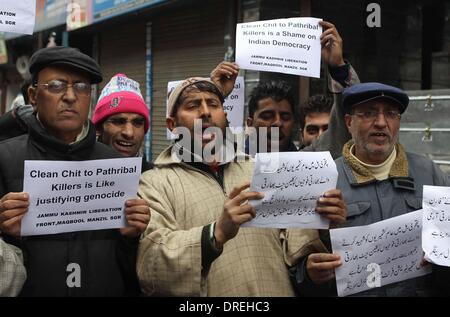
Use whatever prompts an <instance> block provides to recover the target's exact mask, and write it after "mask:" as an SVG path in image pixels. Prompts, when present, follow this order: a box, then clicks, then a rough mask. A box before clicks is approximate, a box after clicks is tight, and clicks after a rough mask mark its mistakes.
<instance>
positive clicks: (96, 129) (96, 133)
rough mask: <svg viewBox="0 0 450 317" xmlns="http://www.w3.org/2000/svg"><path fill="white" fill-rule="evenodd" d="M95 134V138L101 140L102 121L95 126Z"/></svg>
mask: <svg viewBox="0 0 450 317" xmlns="http://www.w3.org/2000/svg"><path fill="white" fill-rule="evenodd" d="M95 135H96V136H97V140H98V141H101V140H102V135H103V123H101V124H99V125H97V126H96V127H95Z"/></svg>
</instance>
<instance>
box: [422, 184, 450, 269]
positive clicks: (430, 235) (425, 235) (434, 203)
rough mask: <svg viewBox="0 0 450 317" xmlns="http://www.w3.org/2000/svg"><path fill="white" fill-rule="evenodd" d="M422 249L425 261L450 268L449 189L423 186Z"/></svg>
mask: <svg viewBox="0 0 450 317" xmlns="http://www.w3.org/2000/svg"><path fill="white" fill-rule="evenodd" d="M422 206H423V220H422V221H423V229H422V248H423V251H424V252H425V258H426V259H427V261H429V262H432V263H435V264H438V265H444V266H450V187H444V186H423V201H422Z"/></svg>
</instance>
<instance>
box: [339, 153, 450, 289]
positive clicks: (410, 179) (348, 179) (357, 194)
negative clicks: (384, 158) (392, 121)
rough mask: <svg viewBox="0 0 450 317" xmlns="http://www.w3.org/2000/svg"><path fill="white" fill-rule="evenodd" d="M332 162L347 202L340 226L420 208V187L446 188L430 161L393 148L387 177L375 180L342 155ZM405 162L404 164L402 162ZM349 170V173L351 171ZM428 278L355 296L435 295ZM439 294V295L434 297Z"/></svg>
mask: <svg viewBox="0 0 450 317" xmlns="http://www.w3.org/2000/svg"><path fill="white" fill-rule="evenodd" d="M346 148H348V144H346V146H345V147H344V156H343V157H340V158H339V159H337V160H336V165H337V170H338V173H339V176H338V182H337V186H336V187H337V188H338V189H340V190H341V191H342V194H343V196H344V199H345V201H346V203H347V212H348V216H347V221H346V223H345V224H344V225H343V226H344V227H353V226H363V225H369V224H372V223H374V222H378V221H381V220H385V219H388V218H392V217H396V216H399V215H402V214H405V213H408V212H411V211H415V210H418V209H421V208H422V192H423V186H424V185H435V186H450V180H449V177H448V175H447V174H445V173H443V172H442V171H441V170H440V169H439V167H437V166H436V165H435V164H434V163H433V162H432V161H431V160H430V159H428V158H426V157H424V156H421V155H417V154H413V153H407V152H404V151H403V149H402V147H401V146H399V145H398V146H397V149H398V153H399V154H398V155H397V159H396V162H394V165H393V167H392V168H391V172H390V175H389V178H388V179H386V180H383V181H378V180H375V179H373V178H371V176H370V175H368V174H365V171H364V170H363V169H362V168H360V169H359V170H358V166H356V168H355V164H354V163H353V169H352V167H351V166H352V162H349V159H348V155H345V154H346V153H345V152H346ZM402 161H406V162H402ZM352 170H353V171H352ZM432 277H433V276H432V275H427V276H424V277H420V278H416V279H410V280H407V281H403V282H398V283H394V284H390V285H386V286H384V287H380V288H376V289H372V290H368V291H365V292H362V293H358V294H356V296H429V295H435V294H436V293H434V291H435V290H436V287H435V285H432ZM437 295H441V294H439V293H438V294H437Z"/></svg>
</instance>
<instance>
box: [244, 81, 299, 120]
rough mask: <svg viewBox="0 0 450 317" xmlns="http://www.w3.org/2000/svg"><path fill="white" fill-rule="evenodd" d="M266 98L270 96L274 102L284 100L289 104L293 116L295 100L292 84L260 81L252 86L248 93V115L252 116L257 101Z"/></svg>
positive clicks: (256, 107) (256, 106)
mask: <svg viewBox="0 0 450 317" xmlns="http://www.w3.org/2000/svg"><path fill="white" fill-rule="evenodd" d="M266 98H272V99H273V100H275V101H276V102H280V101H281V100H286V101H287V102H288V103H289V105H290V106H291V110H292V113H293V114H294V118H295V100H294V94H293V91H292V86H291V85H289V84H288V83H287V82H285V81H270V82H260V83H259V84H258V85H257V86H256V87H255V88H253V90H252V92H251V94H250V100H249V101H248V113H249V117H251V118H253V115H254V114H255V112H256V110H257V109H258V103H259V101H260V100H262V99H266Z"/></svg>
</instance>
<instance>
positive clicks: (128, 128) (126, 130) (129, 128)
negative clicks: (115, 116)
mask: <svg viewBox="0 0 450 317" xmlns="http://www.w3.org/2000/svg"><path fill="white" fill-rule="evenodd" d="M121 133H122V135H123V136H125V137H127V138H132V137H133V135H134V127H133V124H132V123H131V122H130V121H127V123H125V124H124V125H123V127H122V130H121Z"/></svg>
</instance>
